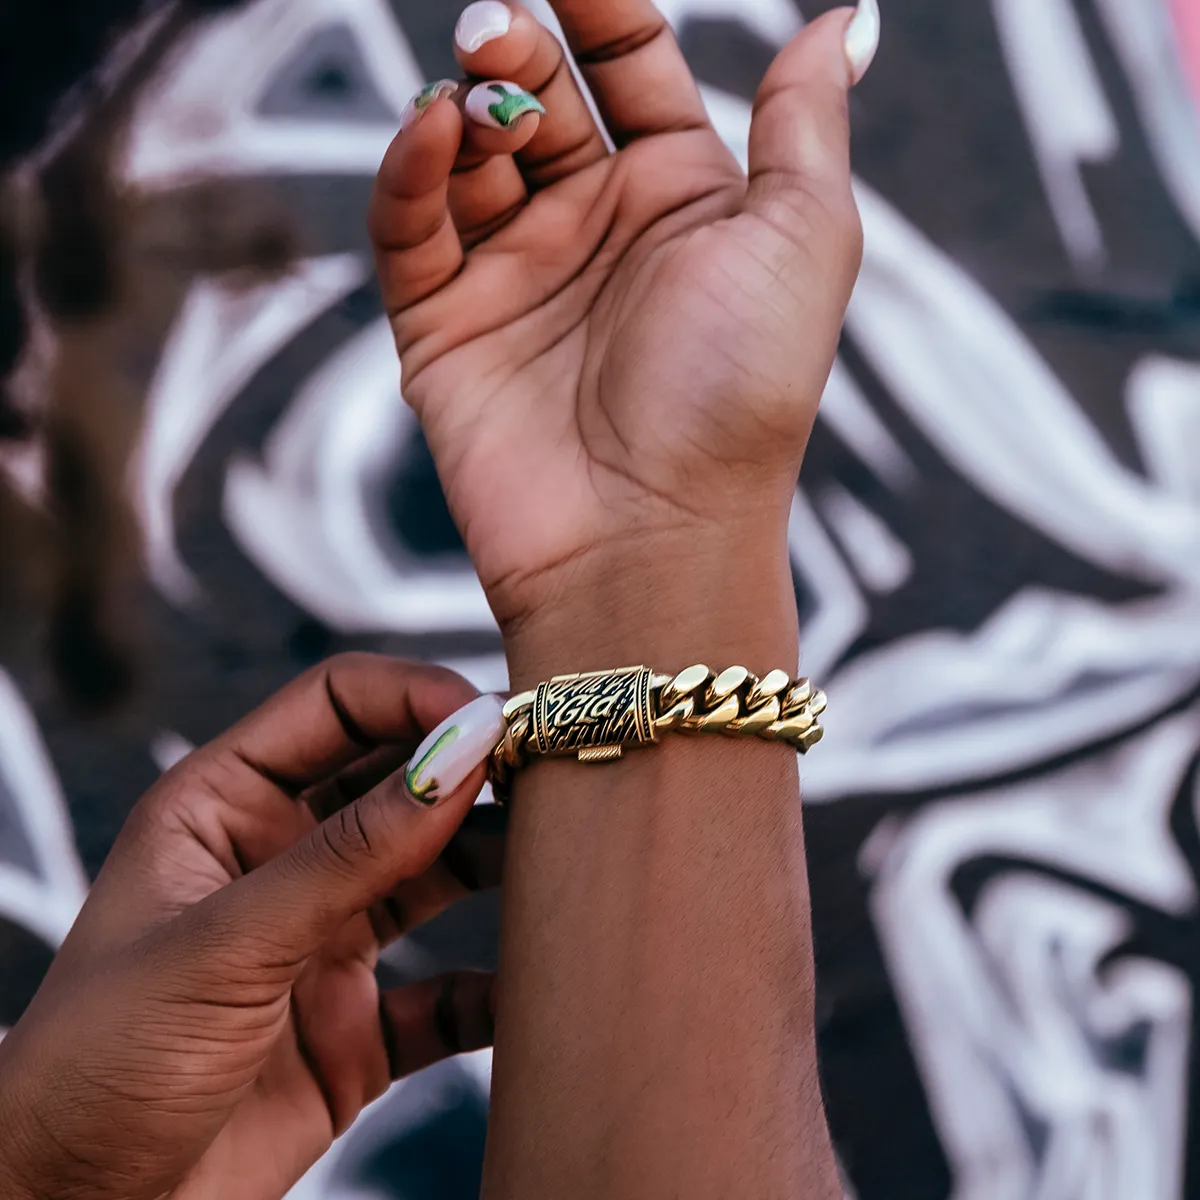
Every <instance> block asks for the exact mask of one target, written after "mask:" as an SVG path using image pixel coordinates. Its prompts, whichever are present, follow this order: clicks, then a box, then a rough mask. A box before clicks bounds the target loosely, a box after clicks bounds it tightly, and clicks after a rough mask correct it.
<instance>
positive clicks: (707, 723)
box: [689, 695, 742, 733]
mask: <svg viewBox="0 0 1200 1200" xmlns="http://www.w3.org/2000/svg"><path fill="white" fill-rule="evenodd" d="M741 714H742V702H741V701H740V700H739V699H738V698H737V696H736V695H735V696H729V697H728V698H726V699H725V700H724V701H722V703H721V704H720V705H719V706H718V707H717V708H714V709H713V710H712V712H706V713H697V714H696V717H695V719H694V720H693V721H691V722H689V725H690V726H691V727H692V728H693V729H694V730H695V731H696V732H697V733H712V732H714V731H717V730H721V729H724V728H725V726H726V725H728V724H729V722H730V721H736V720H737V719H738V717H740V716H741Z"/></svg>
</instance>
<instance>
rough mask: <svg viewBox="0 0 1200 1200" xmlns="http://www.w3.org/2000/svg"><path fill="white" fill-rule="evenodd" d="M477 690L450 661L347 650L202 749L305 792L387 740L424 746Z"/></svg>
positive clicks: (282, 787) (287, 788)
mask: <svg viewBox="0 0 1200 1200" xmlns="http://www.w3.org/2000/svg"><path fill="white" fill-rule="evenodd" d="M477 694H478V693H477V692H476V690H475V688H473V687H472V686H471V685H470V684H469V683H468V682H467V681H466V680H465V679H463V678H462V676H461V675H456V674H455V673H454V672H453V671H448V670H446V669H445V668H443V667H434V666H428V665H425V664H420V663H411V662H404V661H401V660H399V659H394V658H384V657H382V656H380V655H374V654H345V655H341V656H339V657H338V658H333V659H330V660H329V661H328V662H327V663H323V664H321V665H320V666H318V667H314V668H313V669H312V670H311V671H308V672H306V673H305V674H304V675H301V676H300V677H299V678H298V679H296V680H295V681H294V682H293V683H291V684H289V685H288V686H287V687H285V688H284V689H283V690H282V691H281V692H279V693H277V694H276V695H275V696H273V697H272V698H271V699H270V700H268V701H267V702H266V703H265V704H264V705H263V706H262V707H261V708H259V709H258V710H256V711H255V712H253V713H251V714H250V716H248V717H246V718H244V719H243V720H242V721H240V722H238V724H236V725H235V726H233V728H232V729H230V730H229V731H228V732H227V733H225V734H223V735H222V736H220V737H219V738H217V739H216V741H214V742H211V743H210V744H209V745H208V746H207V747H206V748H205V750H204V751H203V752H202V753H203V754H204V755H205V756H207V757H209V758H210V759H211V758H218V759H219V758H225V759H232V760H234V761H236V762H238V763H241V764H243V765H244V766H246V767H248V768H250V769H251V770H252V771H253V772H254V773H255V774H257V775H258V776H259V777H261V779H263V780H265V781H267V782H268V783H269V784H271V785H272V786H273V787H275V788H278V789H280V790H282V791H284V792H287V793H288V794H290V795H292V796H299V794H300V793H301V792H302V791H304V789H305V788H309V787H312V786H313V785H314V784H317V783H320V782H321V781H322V780H324V779H328V778H329V777H330V776H331V775H333V774H335V773H336V772H338V771H340V770H342V769H344V768H345V767H347V766H349V765H350V764H351V763H354V762H356V761H357V760H358V759H360V758H362V757H364V756H365V755H367V754H370V753H371V752H373V751H374V750H377V749H378V748H379V747H380V746H402V747H409V748H414V747H416V746H417V744H418V743H419V742H420V741H421V740H422V738H423V737H424V736H425V734H426V733H427V732H428V731H429V730H431V729H433V728H435V727H436V726H438V725H440V724H441V723H442V721H443V720H445V718H446V717H448V716H450V714H451V713H454V712H457V711H458V709H460V708H462V707H463V706H464V705H465V704H469V703H470V702H471V701H472V700H473V699H474V698H475V696H476V695H477Z"/></svg>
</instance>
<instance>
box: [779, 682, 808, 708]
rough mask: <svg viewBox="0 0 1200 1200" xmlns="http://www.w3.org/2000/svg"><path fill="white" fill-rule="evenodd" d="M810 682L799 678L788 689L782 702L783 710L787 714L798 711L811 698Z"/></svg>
mask: <svg viewBox="0 0 1200 1200" xmlns="http://www.w3.org/2000/svg"><path fill="white" fill-rule="evenodd" d="M812 694H813V690H812V684H811V683H809V681H808V680H807V679H801V680H798V681H797V682H796V684H795V685H794V686H793V687H792V688H790V689H789V691H788V694H787V698H786V699H785V700H784V702H783V711H784V712H785V713H788V714H789V715H790V714H791V713H794V712H798V711H799V710H800V709H802V708H803V707H804V706H805V705H806V704H807V703H808V702H809V701H810V700H811V699H812Z"/></svg>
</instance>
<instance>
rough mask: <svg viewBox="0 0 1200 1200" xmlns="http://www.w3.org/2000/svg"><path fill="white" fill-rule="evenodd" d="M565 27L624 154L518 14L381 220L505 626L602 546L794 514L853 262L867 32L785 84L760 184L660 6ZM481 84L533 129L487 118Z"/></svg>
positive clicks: (407, 137)
mask: <svg viewBox="0 0 1200 1200" xmlns="http://www.w3.org/2000/svg"><path fill="white" fill-rule="evenodd" d="M498 7H499V6H498V5H496V4H495V3H493V2H491V0H489V2H488V3H486V4H485V5H482V6H480V5H477V6H473V8H475V9H477V10H478V9H485V10H489V9H490V10H491V13H490V18H494V17H495V10H496V9H497V8H498ZM553 7H554V9H555V11H556V13H557V15H558V17H559V19H560V21H561V24H562V27H563V31H564V33H565V35H566V40H567V42H568V44H569V46H570V48H571V50H572V51H573V52H574V56H575V59H576V61H577V62H578V64H579V67H580V70H581V72H582V74H583V76H584V78H585V79H586V81H587V83H588V85H589V87H590V89H591V92H592V94H593V97H594V99H595V101H596V105H597V108H598V109H599V112H600V114H601V116H602V118H603V121H604V125H605V126H606V128H607V131H608V133H609V135H610V136H611V139H612V141H613V143H614V144H615V146H616V151H615V152H612V151H610V149H609V147H608V145H607V143H606V141H605V138H604V135H603V134H602V132H601V130H600V128H599V127H598V125H597V124H596V122H595V121H594V119H593V116H592V114H591V111H590V110H589V108H588V105H587V103H586V101H585V99H584V97H583V95H582V93H581V92H580V90H579V88H578V86H577V84H576V82H575V79H574V76H573V75H572V72H571V70H570V68H569V65H568V64H567V63H566V62H565V61H564V56H563V52H562V48H561V46H560V44H559V42H558V40H557V39H556V38H555V37H554V36H553V35H552V34H551V33H550V32H549V31H547V30H545V29H543V28H541V27H540V26H539V25H538V24H537V22H536V21H535V20H534V19H533V17H532V16H531V15H530V14H529V13H528V12H526V11H525V10H523V9H520V8H518V7H516V6H510V7H509V14H510V15H509V28H508V30H507V32H506V33H502V34H501V35H500V36H495V37H493V38H492V39H491V40H488V41H486V42H485V43H484V44H483V45H481V46H478V48H476V49H471V48H470V46H471V45H472V44H473V43H471V42H470V41H468V43H467V45H466V46H464V45H463V40H464V39H463V38H462V36H461V34H460V38H459V45H458V47H457V51H458V55H459V60H460V62H461V64H462V66H463V67H464V69H465V70H466V71H467V73H468V75H469V76H471V77H473V78H472V81H471V82H468V83H464V84H461V85H459V86H458V88H457V91H453V92H452V89H451V87H450V86H449V85H443V86H442V87H441V88H439V89H438V92H437V96H438V98H437V99H435V100H433V101H432V102H431V103H428V104H425V103H424V102H422V105H421V110H420V113H419V119H416V120H414V121H411V122H410V123H408V124H407V127H406V128H405V130H404V131H403V132H402V133H401V134H400V135H399V136H398V138H397V139H396V142H395V143H394V144H393V146H392V148H391V150H390V151H389V154H388V157H387V159H386V160H385V162H384V165H383V168H382V170H381V173H380V177H379V183H378V186H377V189H376V195H375V198H374V202H373V208H372V233H373V236H374V239H375V243H376V247H377V257H378V262H379V270H380V276H381V281H382V285H383V291H384V297H385V301H386V303H387V306H388V310H389V313H390V315H391V318H392V324H393V328H394V331H395V335H396V341H397V345H398V348H399V351H400V355H401V359H402V364H403V377H404V379H403V383H404V390H405V395H406V397H407V398H408V400H409V402H410V403H411V404H412V405H413V406H414V408H415V409H416V411H417V413H418V415H419V416H420V418H421V420H422V423H423V425H424V428H425V431H426V434H427V437H428V439H429V443H430V447H431V449H432V452H433V455H434V459H435V461H436V463H437V466H438V470H439V472H440V475H441V478H442V482H443V485H444V487H445V489H446V493H447V497H448V500H449V503H450V507H451V510H452V512H453V514H454V516H455V518H456V520H457V521H458V524H459V527H460V529H461V530H462V532H463V535H464V538H465V540H466V543H467V548H468V550H469V552H470V554H471V556H472V558H473V560H474V562H475V565H476V567H477V569H478V571H479V574H480V577H481V579H482V581H483V584H484V587H485V589H486V590H487V592H488V595H489V598H490V600H491V603H492V606H493V609H494V610H495V612H496V615H497V617H498V618H499V619H500V621H501V624H502V625H508V624H509V623H513V622H517V621H519V620H520V619H521V617H522V616H523V615H525V614H526V613H528V612H529V611H530V610H531V609H533V608H535V607H537V606H538V605H539V604H543V603H545V602H546V600H547V591H546V588H547V586H553V585H552V584H551V583H550V581H551V580H552V579H553V577H554V576H555V574H556V572H557V570H558V568H560V567H562V566H563V565H565V564H569V563H571V562H572V561H574V560H576V559H578V558H579V556H581V555H585V554H587V553H588V552H589V551H590V550H592V549H593V548H596V547H600V546H603V545H605V544H607V543H608V542H610V541H613V540H616V539H621V538H624V539H628V538H629V537H630V535H631V533H633V534H636V533H637V532H638V531H642V530H645V531H649V532H651V533H653V532H654V531H656V530H659V529H664V528H670V527H674V526H678V525H680V524H683V525H687V526H693V525H698V526H700V527H703V526H705V525H706V524H711V523H713V522H725V523H728V522H730V521H731V520H734V521H736V519H737V515H738V502H739V498H740V497H743V496H744V497H751V496H753V497H761V495H762V488H763V484H764V482H767V483H768V485H770V484H772V483H774V484H777V485H778V487H777V488H776V494H777V495H778V496H779V500H780V503H779V508H780V510H781V511H782V512H783V513H784V514H786V508H787V499H788V497H789V496H790V492H791V489H792V487H793V485H794V482H795V473H796V470H797V469H798V467H799V464H800V459H801V457H802V455H803V451H804V446H805V444H806V442H807V437H808V433H809V431H810V429H811V425H812V421H813V419H814V416H815V413H816V407H817V403H818V401H819V398H820V394H821V392H822V390H823V387H824V383H825V380H826V378H827V376H828V372H829V368H830V366H831V364H832V360H833V356H834V353H835V351H836V344H837V337H838V333H839V330H840V326H841V321H842V317H843V314H844V310H845V306H846V303H847V301H848V299H849V294H850V290H851V287H852V284H853V280H854V278H855V275H856V272H857V269H858V264H859V258H860V253H861V231H860V226H859V223H858V215H857V211H856V208H855V205H854V201H853V197H852V194H851V188H850V170H849V152H848V128H847V115H846V93H847V89H848V87H849V86H850V85H851V83H852V82H853V81H854V77H855V75H856V74H860V73H861V70H862V69H865V59H864V57H863V55H862V54H861V53H860V54H859V56H858V59H857V62H856V61H855V59H854V55H853V50H852V49H851V54H850V57H849V58H848V50H847V45H848V42H847V26H848V24H850V23H851V16H852V14H851V13H849V12H848V11H845V10H840V11H838V12H836V13H831V14H829V15H828V16H827V17H825V18H822V19H821V20H820V21H817V22H815V23H814V24H813V25H812V26H810V27H809V28H807V29H806V30H805V31H804V32H803V33H802V34H801V35H800V36H799V37H797V38H796V39H795V41H793V43H792V44H791V45H790V46H788V47H787V48H786V49H785V50H784V51H783V53H782V54H781V55H780V57H779V58H778V60H777V61H776V62H775V64H774V66H773V67H772V69H771V71H770V72H769V74H768V76H767V79H766V80H765V82H764V84H763V87H762V90H761V92H760V95H759V98H758V102H757V104H756V110H755V116H754V121H753V126H752V132H751V144H750V176H749V179H747V177H746V176H745V175H744V174H743V172H742V171H741V169H740V167H739V166H738V164H737V162H736V161H735V160H734V158H733V157H732V156H731V155H730V153H729V152H728V150H727V149H726V148H725V146H724V145H723V144H722V142H721V140H720V138H719V137H718V136H717V134H716V132H715V131H714V129H713V128H712V126H711V124H710V123H709V121H708V118H707V115H706V113H705V109H704V106H703V104H702V101H701V98H700V95H699V92H698V90H697V88H696V85H695V83H694V82H693V80H692V78H691V76H690V73H689V71H688V69H687V66H686V64H685V62H684V60H683V58H682V56H681V54H680V52H679V49H678V47H677V46H676V44H675V41H674V38H673V37H672V35H671V32H670V30H669V28H668V27H667V26H666V24H665V23H664V21H663V19H662V17H661V16H660V15H659V14H658V12H657V11H656V10H655V8H654V6H653V4H652V3H650V0H607V2H604V3H600V2H597V0H553ZM485 15H489V14H487V13H485ZM868 15H870V14H868ZM501 18H502V19H501V22H500V25H501V27H502V26H503V23H504V22H503V16H502V14H501ZM476 24H478V22H476ZM493 24H494V21H493ZM858 24H859V25H861V21H859V22H858ZM461 28H462V26H460V30H461ZM860 41H861V38H860ZM850 45H851V47H853V38H852V37H851V40H850ZM872 45H873V41H872ZM868 57H869V56H868ZM489 78H490V79H501V80H505V81H510V82H511V84H512V85H516V86H515V87H514V86H510V87H509V88H508V89H507V90H508V92H509V93H510V94H512V93H514V92H515V91H516V90H517V88H523V89H527V90H528V92H529V93H532V94H533V95H534V96H536V97H537V99H538V101H540V104H541V105H543V106H544V108H545V115H544V116H539V115H538V114H537V113H536V112H530V111H529V109H530V107H531V106H530V105H528V104H517V105H514V106H513V110H514V111H515V113H516V114H517V115H516V119H515V120H513V121H512V122H511V124H508V125H507V126H506V125H505V118H507V117H508V116H509V113H507V112H504V113H500V114H499V118H500V119H496V118H493V119H492V120H490V121H488V120H487V118H486V117H485V118H484V119H483V120H482V121H481V120H480V119H479V117H480V113H481V109H480V101H479V93H480V85H479V84H478V83H477V81H478V80H480V79H482V80H488V79H489ZM491 90H492V92H493V93H494V94H495V95H497V96H502V95H504V89H496V88H492V89H491ZM450 93H452V94H450ZM522 110H524V114H525V115H519V114H520V113H521V111H522ZM417 115H418V114H417V113H416V112H415V110H414V112H413V113H411V114H410V116H417ZM761 516H762V514H761V513H760V512H757V511H755V512H750V511H747V512H746V513H745V517H746V519H747V520H748V521H750V520H760V519H761Z"/></svg>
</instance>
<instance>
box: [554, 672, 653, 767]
mask: <svg viewBox="0 0 1200 1200" xmlns="http://www.w3.org/2000/svg"><path fill="white" fill-rule="evenodd" d="M651 677H652V676H651V672H650V671H649V670H647V669H646V668H645V667H626V668H624V669H623V670H619V671H600V672H596V673H594V674H591V675H566V676H560V677H559V678H557V679H552V680H550V682H549V683H543V684H541V685H540V686H539V687H538V690H537V700H536V701H535V703H534V710H533V741H534V747H531V748H536V752H537V753H539V754H554V755H558V754H578V753H579V751H581V750H588V749H593V748H595V747H601V746H640V745H645V744H646V743H648V742H653V741H655V740H656V738H655V736H654V722H653V715H652V713H651V710H650V680H651Z"/></svg>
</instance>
